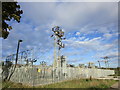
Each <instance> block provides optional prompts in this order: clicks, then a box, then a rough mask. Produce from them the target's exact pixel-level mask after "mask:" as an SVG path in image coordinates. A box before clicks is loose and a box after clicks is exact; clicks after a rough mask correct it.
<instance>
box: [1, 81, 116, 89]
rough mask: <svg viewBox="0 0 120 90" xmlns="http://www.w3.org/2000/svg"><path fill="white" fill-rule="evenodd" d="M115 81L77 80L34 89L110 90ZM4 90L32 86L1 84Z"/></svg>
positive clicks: (11, 83)
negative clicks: (78, 89)
mask: <svg viewBox="0 0 120 90" xmlns="http://www.w3.org/2000/svg"><path fill="white" fill-rule="evenodd" d="M116 82H117V81H115V80H97V79H92V80H90V79H78V80H70V81H64V82H59V83H55V84H49V85H42V86H36V87H34V88H92V89H96V88H110V86H111V85H113V84H114V83H116ZM3 87H4V88H33V87H32V86H25V85H22V84H21V83H13V82H7V83H5V82H4V83H3Z"/></svg>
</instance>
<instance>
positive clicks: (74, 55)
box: [2, 2, 119, 67]
mask: <svg viewBox="0 0 120 90" xmlns="http://www.w3.org/2000/svg"><path fill="white" fill-rule="evenodd" d="M19 4H20V5H21V9H22V10H23V12H24V13H23V15H22V18H21V22H20V23H17V22H14V21H12V22H10V23H9V24H11V25H12V26H13V29H12V30H11V31H10V35H9V36H8V38H7V39H6V40H2V43H3V48H2V49H3V52H2V54H3V56H7V55H10V54H11V53H15V52H16V45H17V40H18V39H23V42H22V43H21V47H20V51H23V50H27V49H31V48H35V57H36V58H39V59H38V62H37V63H39V62H40V61H42V60H43V59H44V60H45V61H47V63H48V64H51V63H52V61H53V38H51V37H50V36H51V35H52V34H53V32H52V31H51V28H52V27H54V26H56V25H58V26H60V27H61V28H62V29H63V30H64V31H65V37H66V40H64V41H63V42H64V43H65V46H66V47H65V49H62V50H61V53H62V54H63V55H65V56H66V57H67V62H68V63H70V64H75V65H78V64H80V63H81V64H82V63H84V64H87V63H88V62H94V63H95V64H96V65H98V63H97V61H98V60H102V59H101V57H104V56H108V57H111V58H110V59H109V61H110V66H111V67H117V66H118V34H119V33H118V3H117V2H111V3H110V2H107V3H105V2H26V3H25V2H19ZM38 48H39V49H38ZM102 66H104V63H102Z"/></svg>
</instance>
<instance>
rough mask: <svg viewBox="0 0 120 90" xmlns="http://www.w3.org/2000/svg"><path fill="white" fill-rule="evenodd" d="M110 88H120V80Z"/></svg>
mask: <svg viewBox="0 0 120 90" xmlns="http://www.w3.org/2000/svg"><path fill="white" fill-rule="evenodd" d="M110 88H111V89H119V90H120V82H117V83H115V84H113V85H112V86H111V87H110Z"/></svg>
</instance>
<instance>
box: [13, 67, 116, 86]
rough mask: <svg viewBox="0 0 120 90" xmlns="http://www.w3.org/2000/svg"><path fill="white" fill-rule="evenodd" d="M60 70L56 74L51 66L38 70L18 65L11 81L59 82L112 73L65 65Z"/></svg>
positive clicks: (28, 82)
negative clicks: (64, 67) (65, 66)
mask: <svg viewBox="0 0 120 90" xmlns="http://www.w3.org/2000/svg"><path fill="white" fill-rule="evenodd" d="M61 72H64V73H60V74H56V72H54V71H53V68H48V67H44V68H43V67H42V68H41V72H38V71H37V68H33V67H26V68H25V67H20V68H16V70H15V72H14V74H13V76H12V78H11V81H13V82H18V83H24V84H29V85H33V84H34V85H37V84H48V83H53V82H59V81H62V80H69V79H74V78H89V77H90V76H92V77H93V78H99V77H106V76H107V75H111V74H114V70H105V69H95V68H93V69H91V68H72V67H67V68H66V70H64V69H61Z"/></svg>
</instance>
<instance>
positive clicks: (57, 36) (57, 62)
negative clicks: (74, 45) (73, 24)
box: [51, 26, 65, 77]
mask: <svg viewBox="0 0 120 90" xmlns="http://www.w3.org/2000/svg"><path fill="white" fill-rule="evenodd" d="M52 31H53V32H54V34H53V35H52V36H51V37H53V36H54V63H53V77H54V71H55V70H57V72H55V73H56V74H59V72H60V73H61V56H60V49H61V48H64V44H62V40H63V39H65V38H63V36H64V32H63V30H62V29H61V28H60V27H59V26H55V27H53V28H52ZM56 49H57V50H58V51H57V50H56ZM56 53H58V55H56Z"/></svg>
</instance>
